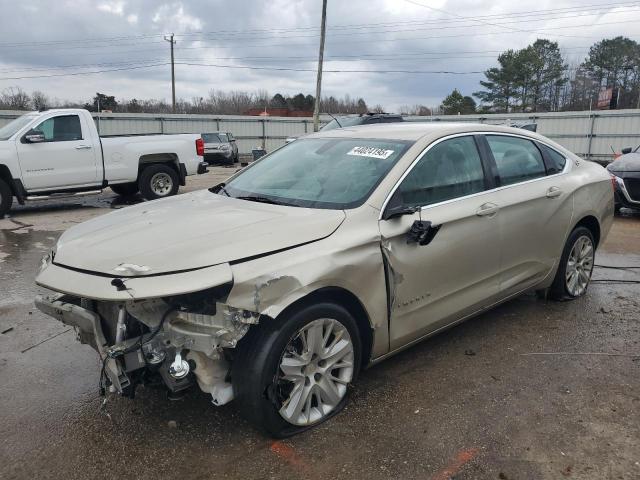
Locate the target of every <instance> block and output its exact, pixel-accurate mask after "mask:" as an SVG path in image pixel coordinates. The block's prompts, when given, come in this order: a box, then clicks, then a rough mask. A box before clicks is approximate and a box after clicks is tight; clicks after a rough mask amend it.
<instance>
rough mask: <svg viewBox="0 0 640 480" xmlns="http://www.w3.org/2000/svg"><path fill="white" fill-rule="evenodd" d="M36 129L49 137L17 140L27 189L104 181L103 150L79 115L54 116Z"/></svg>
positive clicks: (63, 186) (34, 189)
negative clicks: (36, 140) (97, 148)
mask: <svg viewBox="0 0 640 480" xmlns="http://www.w3.org/2000/svg"><path fill="white" fill-rule="evenodd" d="M34 130H39V131H41V132H43V133H44V135H45V138H46V141H45V142H42V143H21V142H20V141H18V142H17V144H16V146H17V150H18V159H19V161H20V166H21V168H22V173H23V181H24V186H25V188H26V189H27V191H36V190H46V189H54V188H73V187H75V186H80V185H92V184H99V183H101V180H102V176H101V174H100V172H99V169H98V167H99V164H98V162H97V157H96V155H101V152H96V151H95V148H94V146H93V143H92V141H91V137H90V136H89V135H88V134H87V133H86V132H88V130H87V126H86V125H82V124H81V119H80V117H79V116H78V115H62V116H54V117H50V118H48V119H46V120H44V121H43V122H41V123H40V124H39V125H38V126H36V127H35V128H34Z"/></svg>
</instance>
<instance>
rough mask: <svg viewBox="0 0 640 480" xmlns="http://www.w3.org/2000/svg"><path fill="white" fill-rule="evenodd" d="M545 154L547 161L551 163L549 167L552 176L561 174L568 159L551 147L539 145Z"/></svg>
mask: <svg viewBox="0 0 640 480" xmlns="http://www.w3.org/2000/svg"><path fill="white" fill-rule="evenodd" d="M538 145H539V146H540V148H541V149H542V151H543V152H544V154H545V155H546V156H547V160H550V161H551V165H550V166H549V174H550V175H552V174H554V173H559V172H561V171H562V170H564V166H565V165H566V163H567V159H566V158H565V157H564V155H562V154H561V153H560V152H558V151H556V150H554V149H553V148H551V147H547V146H546V145H543V144H541V143H539V144H538Z"/></svg>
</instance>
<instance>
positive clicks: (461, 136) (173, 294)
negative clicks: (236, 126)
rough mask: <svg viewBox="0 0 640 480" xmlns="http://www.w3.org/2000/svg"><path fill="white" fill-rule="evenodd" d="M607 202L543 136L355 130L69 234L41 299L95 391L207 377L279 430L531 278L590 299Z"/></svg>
mask: <svg viewBox="0 0 640 480" xmlns="http://www.w3.org/2000/svg"><path fill="white" fill-rule="evenodd" d="M613 208H614V204H613V189H612V183H611V180H610V177H609V175H608V174H607V172H606V171H605V170H604V169H603V168H602V167H600V166H599V165H597V164H594V163H591V162H587V161H584V160H582V159H580V158H578V157H577V156H575V155H574V154H572V153H571V152H569V151H567V150H566V149H564V148H563V147H561V146H560V145H557V144H555V143H554V142H552V141H550V140H549V139H547V138H545V137H543V136H540V135H537V134H535V133H531V132H528V131H523V130H517V129H512V128H506V127H493V126H487V125H471V124H454V123H451V124H447V123H431V124H411V123H402V124H387V125H379V126H377V125H376V126H360V127H349V128H344V129H340V130H332V131H328V132H321V133H318V134H314V135H309V136H307V137H305V138H303V139H299V140H297V141H295V142H292V143H290V144H288V145H286V146H284V147H282V148H281V149H279V150H276V151H274V152H273V153H271V154H270V155H268V156H266V157H263V158H262V159H260V160H259V161H257V162H255V163H253V164H252V165H251V166H250V167H248V168H246V169H244V170H242V171H241V172H239V173H238V174H236V175H235V176H233V177H231V178H230V179H229V180H228V181H227V182H226V183H224V184H220V185H216V186H215V187H212V188H211V189H209V190H204V191H199V192H193V193H190V194H185V195H180V196H178V197H173V198H168V199H163V200H158V201H154V202H148V203H144V204H141V205H138V206H133V207H129V208H126V209H123V210H120V211H118V212H114V213H111V214H109V215H105V216H103V217H100V218H97V219H94V220H90V221H88V222H86V223H84V224H80V225H78V226H75V227H73V228H71V229H70V230H69V231H67V232H66V233H65V234H63V235H62V237H61V238H60V240H59V242H58V244H57V246H56V248H55V249H54V251H52V252H51V253H50V254H49V255H48V256H47V257H46V258H44V259H43V263H42V268H41V271H40V273H39V275H38V277H37V280H36V281H37V283H38V284H39V285H41V286H43V287H46V288H48V289H50V290H52V293H51V295H45V296H41V297H38V298H37V300H36V304H37V305H38V307H39V308H40V309H41V310H43V311H44V312H46V313H48V314H50V315H51V316H53V317H55V318H57V319H58V320H60V321H62V322H63V323H65V324H68V325H72V326H74V327H75V328H76V329H77V330H78V333H79V338H80V340H81V341H82V342H84V343H88V344H90V345H92V346H93V347H94V348H95V349H96V350H97V351H98V352H99V354H100V356H101V359H102V369H101V371H100V372H99V374H100V385H101V391H102V393H105V394H108V393H107V392H109V391H110V392H114V393H119V394H121V395H123V396H133V393H134V391H135V388H136V385H138V384H140V383H144V382H146V381H150V380H151V379H153V378H158V379H160V380H161V381H162V383H164V384H165V385H166V388H167V389H168V390H169V392H170V393H171V395H174V396H175V395H179V394H180V393H181V392H183V391H185V390H186V389H188V388H191V387H192V386H194V385H198V386H199V388H200V389H201V390H202V391H204V392H206V393H208V394H210V395H211V398H212V402H213V403H214V404H215V405H222V404H225V403H227V402H229V401H231V400H232V399H235V402H236V404H237V405H238V408H239V409H240V411H241V412H242V413H243V414H244V415H245V416H246V417H247V418H249V419H250V420H252V421H253V422H254V423H255V424H256V425H258V426H259V427H261V428H263V429H264V430H265V431H267V432H268V433H269V434H271V435H274V436H276V437H283V436H287V435H292V434H295V433H297V432H300V431H302V430H304V429H306V428H309V427H312V426H314V425H317V424H318V423H320V422H322V421H324V420H326V419H328V418H330V417H332V416H333V415H335V414H336V413H337V412H339V411H340V410H341V409H342V408H343V407H344V405H345V402H346V401H347V395H348V388H347V387H348V385H349V383H351V382H353V381H354V380H355V379H356V377H357V375H358V372H359V371H360V370H361V369H362V368H364V367H366V366H368V365H371V364H373V363H375V362H379V361H381V360H382V359H384V358H386V357H389V356H391V355H392V354H394V353H396V352H398V351H399V350H401V349H403V348H406V347H408V346H410V345H411V344H413V343H415V342H418V341H420V340H422V339H424V338H426V337H428V336H430V335H433V334H435V333H437V332H439V331H441V330H443V329H445V328H448V327H451V326H453V325H455V324H457V323H459V322H461V321H463V320H465V319H468V318H470V317H472V316H474V315H476V314H478V313H480V312H483V311H485V310H487V309H489V308H491V307H493V306H495V305H497V304H499V303H501V302H504V301H506V300H508V299H510V298H513V297H514V296H516V295H519V294H521V293H523V292H525V291H527V290H536V291H538V292H540V293H542V294H545V295H549V296H551V297H552V298H554V299H573V298H576V297H579V296H581V295H584V294H585V292H586V291H587V287H588V285H589V281H590V278H591V272H592V270H593V266H594V255H595V251H596V249H597V247H598V245H599V244H600V243H602V241H603V240H604V238H605V236H606V235H607V233H608V232H609V229H610V227H611V223H612V220H613ZM97 374H98V373H97ZM444 388H446V386H444Z"/></svg>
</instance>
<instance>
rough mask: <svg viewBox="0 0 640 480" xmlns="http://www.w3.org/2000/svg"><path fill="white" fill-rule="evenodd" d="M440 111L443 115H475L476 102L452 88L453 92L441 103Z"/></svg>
mask: <svg viewBox="0 0 640 480" xmlns="http://www.w3.org/2000/svg"><path fill="white" fill-rule="evenodd" d="M441 109H442V112H443V113H444V114H445V115H458V114H460V115H463V114H467V113H475V111H476V102H475V100H474V99H473V98H471V97H468V96H463V95H462V94H461V93H460V92H459V91H458V89H457V88H454V89H453V92H451V93H450V94H449V95H447V96H446V97H445V99H444V100H443V101H442V107H441Z"/></svg>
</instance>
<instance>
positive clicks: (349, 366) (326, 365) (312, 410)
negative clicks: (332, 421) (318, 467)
mask: <svg viewBox="0 0 640 480" xmlns="http://www.w3.org/2000/svg"><path fill="white" fill-rule="evenodd" d="M237 354H238V355H237V357H236V358H235V359H234V361H233V367H232V381H233V389H234V393H235V396H236V404H237V405H238V407H239V409H240V411H241V413H242V414H243V415H244V416H245V417H246V418H248V419H249V420H250V421H251V422H253V423H254V424H255V425H256V426H258V427H259V428H261V429H263V430H265V431H266V432H268V433H269V434H271V435H272V436H274V437H277V438H283V437H287V436H291V435H294V434H296V433H299V432H301V431H304V430H306V429H308V428H311V427H313V426H316V425H318V424H320V423H322V422H324V421H325V420H327V419H329V418H331V417H332V416H334V415H335V414H337V413H338V412H339V411H340V410H342V409H343V408H344V406H345V404H346V401H347V394H348V391H347V389H348V385H349V383H351V381H353V380H354V379H355V378H356V377H357V374H358V371H359V366H360V355H361V345H360V337H359V334H358V329H357V326H356V323H355V320H354V319H353V317H352V316H351V315H350V314H349V312H348V311H346V310H345V309H344V308H342V307H340V306H338V305H334V304H331V303H321V304H317V305H312V306H309V307H306V308H304V309H301V310H299V311H297V312H295V313H293V314H292V315H289V316H287V318H285V319H281V320H280V321H273V320H272V321H269V320H268V319H265V320H264V323H261V324H259V325H257V326H254V327H252V328H251V329H250V330H249V332H248V333H247V335H246V336H245V338H243V339H242V341H241V342H240V343H239V345H238V348H237Z"/></svg>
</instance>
